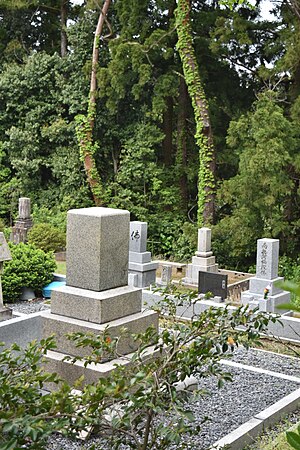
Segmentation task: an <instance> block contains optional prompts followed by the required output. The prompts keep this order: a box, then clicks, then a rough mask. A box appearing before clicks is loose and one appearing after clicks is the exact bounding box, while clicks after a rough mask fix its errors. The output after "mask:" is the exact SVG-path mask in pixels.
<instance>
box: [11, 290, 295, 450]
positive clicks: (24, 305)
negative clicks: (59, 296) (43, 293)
mask: <svg viewBox="0 0 300 450" xmlns="http://www.w3.org/2000/svg"><path fill="white" fill-rule="evenodd" d="M12 308H13V310H14V311H18V312H21V313H25V314H30V313H33V312H38V311H42V310H47V309H49V308H50V305H49V304H47V303H45V301H44V300H43V299H34V300H32V301H28V302H26V301H22V302H18V303H14V304H13V305H12ZM232 360H233V361H236V362H239V363H242V364H246V365H249V366H254V367H261V368H263V369H268V370H271V371H274V372H279V373H284V374H287V375H293V376H297V377H299V379H300V362H299V361H300V360H299V359H298V360H297V359H294V358H290V357H286V356H281V355H277V354H272V353H268V352H262V351H257V350H255V349H250V350H249V351H247V350H245V349H243V348H238V349H237V350H236V351H235V352H234V355H233V357H232ZM224 370H227V371H230V372H231V373H232V375H233V382H232V383H226V384H225V386H224V387H223V388H221V389H218V388H217V383H216V379H215V378H209V379H205V380H201V382H200V386H199V387H200V388H203V389H205V390H206V392H207V395H205V396H203V397H201V398H199V399H195V398H193V397H191V401H190V403H189V405H188V407H189V408H190V409H191V410H192V411H193V413H194V414H195V417H196V424H200V423H201V422H202V420H203V418H204V417H205V416H207V417H209V420H208V421H207V422H205V423H204V424H202V426H201V431H200V433H199V434H198V435H197V436H193V437H192V438H191V439H190V441H189V438H187V441H186V442H187V444H188V446H187V448H188V449H190V450H193V449H194V450H196V449H197V450H206V449H208V448H209V447H210V446H211V445H212V444H213V443H214V442H216V441H217V440H219V439H221V438H222V437H224V436H225V435H226V434H228V433H230V432H231V431H233V430H235V429H236V428H238V427H239V426H240V425H242V424H243V423H245V422H246V421H247V420H249V419H250V418H251V417H253V415H255V414H257V413H259V412H260V411H262V410H263V409H265V408H267V407H268V406H270V405H271V404H273V403H275V402H276V401H278V400H280V399H281V398H283V397H284V396H285V395H288V394H289V393H291V392H292V391H294V390H296V389H298V388H299V387H300V383H299V384H298V383H295V382H290V381H287V380H282V379H279V378H276V377H273V376H270V375H264V374H259V373H253V372H250V371H248V370H244V369H236V368H232V367H230V368H226V367H224ZM291 417H292V418H293V421H297V420H300V411H298V412H296V413H294V414H293V415H292V416H291ZM92 445H95V446H96V447H95V448H96V449H101V450H109V446H105V445H104V443H103V441H100V440H99V439H96V438H93V439H91V440H90V441H89V442H88V443H87V442H83V441H76V442H74V441H71V440H68V439H65V438H63V437H62V436H60V435H55V436H53V437H51V438H50V439H49V443H48V446H47V450H87V449H89V448H91V447H92ZM127 448H128V447H125V446H121V447H120V450H127ZM175 448H176V447H170V450H171V449H172V450H173V449H174V450H175Z"/></svg>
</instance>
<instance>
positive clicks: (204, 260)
mask: <svg viewBox="0 0 300 450" xmlns="http://www.w3.org/2000/svg"><path fill="white" fill-rule="evenodd" d="M212 255H213V253H212V251H211V229H210V228H206V227H203V228H199V229H198V246H197V251H196V253H195V256H193V258H192V263H191V264H188V266H187V270H186V277H185V278H184V279H183V283H184V284H190V285H197V286H198V280H199V272H201V271H202V272H212V273H216V272H217V271H218V264H216V258H215V257H214V256H212Z"/></svg>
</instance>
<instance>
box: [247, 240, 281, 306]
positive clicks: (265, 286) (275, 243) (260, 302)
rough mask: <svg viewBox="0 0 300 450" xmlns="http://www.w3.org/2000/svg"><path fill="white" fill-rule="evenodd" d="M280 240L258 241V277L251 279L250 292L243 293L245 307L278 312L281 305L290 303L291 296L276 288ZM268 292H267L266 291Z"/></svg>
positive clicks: (278, 279) (279, 278)
mask: <svg viewBox="0 0 300 450" xmlns="http://www.w3.org/2000/svg"><path fill="white" fill-rule="evenodd" d="M278 261H279V239H268V238H263V239H258V241H257V254H256V275H255V277H253V278H251V279H250V283H249V291H245V292H242V294H241V300H242V303H243V304H244V305H246V304H250V305H251V306H252V307H256V306H258V307H259V309H260V310H261V311H269V312H276V311H277V306H278V305H279V304H280V303H288V302H289V300H290V294H289V293H288V292H286V291H283V290H282V289H280V288H278V287H276V286H275V284H276V281H281V280H283V277H278ZM265 290H267V292H266V291H265ZM264 297H265V298H264Z"/></svg>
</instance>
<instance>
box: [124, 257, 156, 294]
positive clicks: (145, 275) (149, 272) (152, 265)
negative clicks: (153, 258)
mask: <svg viewBox="0 0 300 450" xmlns="http://www.w3.org/2000/svg"><path fill="white" fill-rule="evenodd" d="M157 267H158V263H156V262H148V263H145V264H142V263H136V262H130V261H129V266H128V272H129V274H135V275H136V278H135V281H134V282H135V283H136V285H135V286H136V287H139V288H144V287H148V286H150V285H151V284H155V282H156V269H157Z"/></svg>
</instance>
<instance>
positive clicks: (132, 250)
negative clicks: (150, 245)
mask: <svg viewBox="0 0 300 450" xmlns="http://www.w3.org/2000/svg"><path fill="white" fill-rule="evenodd" d="M157 267H158V263H155V262H153V261H151V252H147V222H138V221H134V222H130V230H129V267H128V269H129V274H135V275H136V277H135V279H134V280H135V281H134V282H135V283H136V284H135V285H136V286H137V287H139V288H143V287H147V286H150V285H151V284H155V281H156V269H157Z"/></svg>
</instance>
